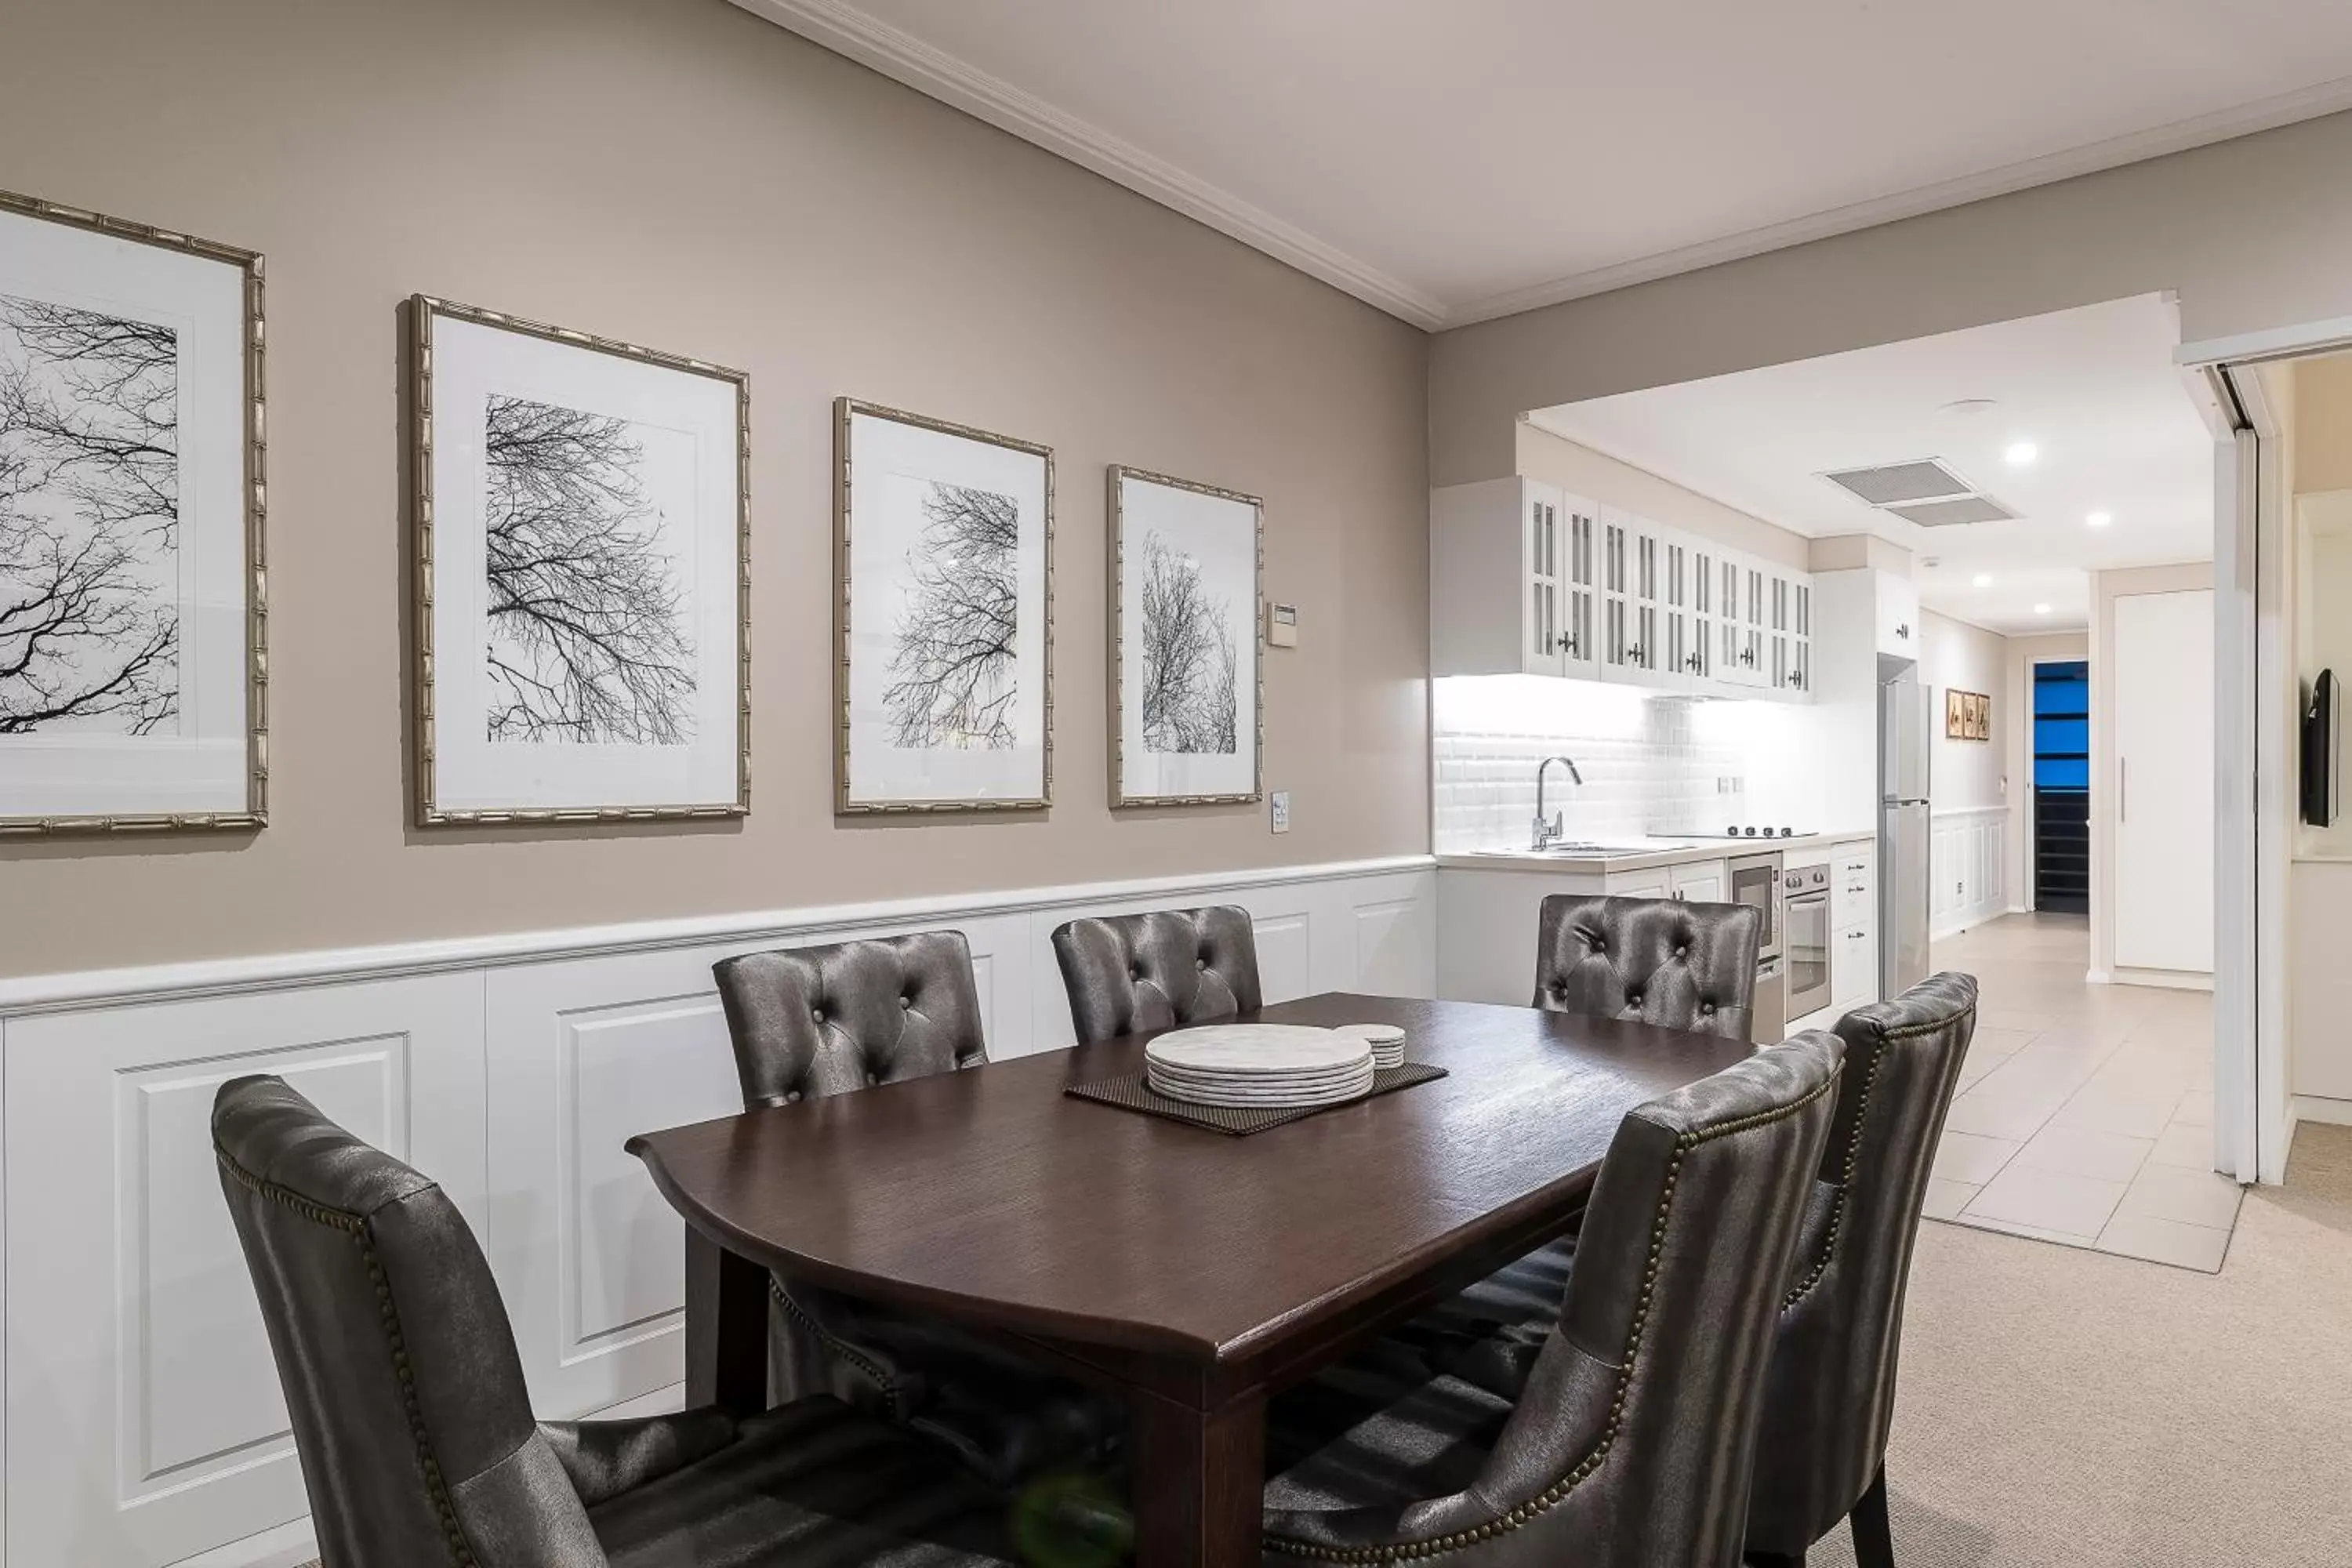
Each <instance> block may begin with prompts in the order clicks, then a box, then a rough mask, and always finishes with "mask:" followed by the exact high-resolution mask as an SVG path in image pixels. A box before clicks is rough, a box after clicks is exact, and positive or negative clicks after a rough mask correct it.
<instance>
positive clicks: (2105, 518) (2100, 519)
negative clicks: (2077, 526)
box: [2083, 511, 2116, 528]
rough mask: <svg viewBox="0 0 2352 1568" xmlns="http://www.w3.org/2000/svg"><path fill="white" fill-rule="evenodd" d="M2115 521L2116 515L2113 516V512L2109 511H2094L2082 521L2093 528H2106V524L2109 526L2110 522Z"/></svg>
mask: <svg viewBox="0 0 2352 1568" xmlns="http://www.w3.org/2000/svg"><path fill="white" fill-rule="evenodd" d="M2115 520H2116V514H2115V513H2114V512H2111V511H2095V512H2093V513H2092V514H2091V515H2090V516H2088V517H2086V518H2084V520H2083V521H2084V522H2087V523H2089V524H2090V525H2091V526H2092V527H2093V528H2105V527H2106V526H2107V524H2109V523H2111V522H2113V521H2115Z"/></svg>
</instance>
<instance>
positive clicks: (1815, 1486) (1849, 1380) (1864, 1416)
mask: <svg viewBox="0 0 2352 1568" xmlns="http://www.w3.org/2000/svg"><path fill="white" fill-rule="evenodd" d="M1976 1009H1977V983H1976V981H1975V980H1974V979H1973V978H1972V977H1971V976H1969V975H1966V974H1952V973H1944V974H1937V975H1932V976H1930V977H1929V978H1927V979H1926V980H1923V981H1921V982H1920V983H1919V984H1916V985H1914V986H1912V987H1911V988H1910V989H1909V990H1907V991H1906V992H1904V993H1903V994H1902V995H1900V996H1897V997H1896V998H1895V1000H1893V1001H1892V1002H1880V1003H1874V1004H1873V1005H1870V1006H1867V1007H1861V1008H1857V1009H1855V1010H1854V1011H1853V1012H1851V1013H1848V1014H1847V1015H1846V1016H1844V1017H1843V1018H1841V1019H1840V1020H1838V1034H1839V1035H1840V1036H1841V1037H1843V1039H1844V1041H1845V1062H1846V1067H1845V1079H1844V1082H1843V1084H1842V1085H1841V1086H1840V1088H1839V1091H1838V1106H1837V1118H1836V1120H1835V1121H1833V1122H1832V1124H1831V1129H1830V1142H1829V1147H1828V1148H1827V1149H1826V1150H1825V1151H1824V1152H1823V1153H1822V1168H1821V1173H1820V1176H1819V1178H1818V1179H1817V1180H1816V1181H1815V1183H1814V1184H1813V1196H1812V1201H1811V1204H1810V1205H1809V1206H1808V1209H1807V1212H1806V1216H1805V1219H1806V1223H1805V1234H1804V1236H1803V1237H1802V1238H1801V1241H1800V1242H1799V1244H1798V1248H1797V1263H1796V1273H1795V1278H1794V1279H1792V1280H1791V1282H1790V1288H1789V1290H1788V1293H1787V1297H1786V1300H1785V1301H1784V1302H1783V1304H1782V1306H1781V1309H1780V1332H1779V1338H1778V1341H1777V1342H1776V1344H1775V1346H1774V1348H1773V1352H1772V1370H1771V1372H1770V1373H1769V1375H1768V1377H1767V1379H1766V1382H1765V1385H1764V1388H1765V1394H1764V1426H1763V1440H1762V1441H1761V1442H1760V1443H1759V1446H1758V1447H1757V1452H1756V1487H1755V1490H1754V1492H1753V1494H1752V1498H1751V1500H1750V1502H1749V1503H1748V1561H1749V1562H1750V1563H1756V1564H1758V1565H1759V1568H1788V1565H1798V1564H1801V1563H1803V1562H1804V1560H1805V1552H1807V1550H1808V1549H1810V1548H1811V1545H1812V1544H1813V1542H1816V1541H1819V1540H1820V1539H1821V1538H1822V1536H1823V1535H1825V1534H1827V1533H1828V1532H1829V1531H1830V1529H1831V1528H1832V1526H1833V1525H1835V1524H1836V1523H1837V1521H1839V1520H1841V1519H1848V1518H1850V1519H1851V1520H1852V1521H1853V1552H1854V1559H1855V1562H1856V1563H1858V1564H1859V1565H1860V1568H1894V1563H1895V1543H1894V1540H1893V1538H1892V1535H1891V1533H1890V1531H1889V1530H1888V1525H1887V1518H1886V1436H1887V1429H1888V1427H1889V1426H1890V1425H1891V1424H1892V1422H1893V1419H1894V1415H1895V1364H1896V1362H1897V1360H1898V1359H1899V1351H1900V1349H1901V1343H1902V1337H1903V1289H1904V1284H1905V1281H1906V1279H1908V1277H1909V1275H1910V1272H1911V1247H1912V1243H1913V1241H1914V1240H1915V1239H1916V1237H1917V1236H1918V1234H1919V1209H1920V1205H1921V1204H1922V1203H1923V1202H1924V1201H1925V1199H1926V1197H1927V1173H1928V1170H1929V1168H1930V1167H1931V1166H1932V1165H1933V1164H1934V1163H1935V1158H1936V1143H1937V1140H1938V1139H1939V1138H1940V1137H1941V1136H1942V1135H1943V1131H1944V1113H1945V1111H1946V1110H1948V1109H1949V1108H1950V1105H1951V1102H1952V1091H1953V1088H1954V1086H1955V1085H1956V1084H1958V1081H1959V1076H1960V1064H1961V1061H1962V1059H1963V1058H1966V1057H1967V1055H1968V1049H1969V1038H1970V1037H1971V1036H1973V1035H1974V1034H1975V1032H1976Z"/></svg>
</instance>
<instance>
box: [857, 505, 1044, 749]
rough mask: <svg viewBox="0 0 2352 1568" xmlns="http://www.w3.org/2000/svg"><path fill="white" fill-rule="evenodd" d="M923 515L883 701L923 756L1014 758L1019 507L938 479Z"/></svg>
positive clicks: (900, 739)
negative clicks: (967, 753)
mask: <svg viewBox="0 0 2352 1568" xmlns="http://www.w3.org/2000/svg"><path fill="white" fill-rule="evenodd" d="M922 510H923V519H924V521H923V530H922V533H921V536H920V537H919V539H918V541H917V542H916V544H915V547H914V548H913V549H911V550H909V551H908V552H907V569H908V584H907V595H906V601H905V605H904V608H903V609H901V611H900V612H899V616H898V626H896V627H895V628H894V632H893V637H894V641H895V645H896V646H895V650H894V651H893V653H892V654H891V658H890V677H891V679H890V684H889V685H888V686H887V688H886V689H884V691H883V693H882V702H883V707H884V709H885V710H887V713H888V714H889V719H890V729H891V734H892V738H893V739H894V740H895V741H896V742H897V743H898V744H899V745H901V746H908V747H912V748H916V749H919V750H934V749H957V750H971V751H1006V750H1010V749H1011V748H1012V747H1013V744H1014V742H1015V741H1016V739H1017V737H1016V735H1015V733H1014V729H1013V704H1014V699H1015V698H1016V697H1017V695H1018V694H1019V681H1018V679H1017V671H1016V669H1015V666H1014V646H1013V644H1014V637H1015V634H1016V633H1017V632H1018V630H1019V626H1020V584H1019V581H1018V575H1019V574H1018V571H1017V563H1018V560H1019V554H1020V544H1021V508H1020V505H1019V503H1017V502H1016V501H1015V500H1013V498H1012V497H1011V496H1005V495H999V494H997V493H996V492H995V491H993V490H983V489H974V488H973V487H971V486H970V485H950V484H944V483H940V482H939V481H936V480H934V481H932V482H931V483H930V485H929V488H928V489H927V490H926V492H925V494H924V497H923V500H922Z"/></svg>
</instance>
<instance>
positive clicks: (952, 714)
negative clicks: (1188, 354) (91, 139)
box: [835, 398, 1054, 812]
mask: <svg viewBox="0 0 2352 1568" xmlns="http://www.w3.org/2000/svg"><path fill="white" fill-rule="evenodd" d="M835 440H836V452H835V456H836V458H837V465H836V467H837V476H838V477H837V485H836V496H835V502H836V505H835V510H836V513H837V517H838V521H839V528H838V531H837V532H836V535H835V561H836V564H837V566H838V569H839V572H840V577H841V583H840V596H839V599H838V600H837V602H836V607H835V614H836V616H837V617H838V630H839V634H840V661H839V666H838V669H837V674H836V680H837V689H836V692H835V695H836V697H837V699H838V700H839V704H840V710H841V737H840V739H841V745H840V752H839V759H838V760H839V771H838V773H837V774H836V789H835V806H836V808H837V809H839V810H841V811H844V812H868V811H989V810H1036V809H1042V808H1043V807H1044V806H1045V805H1048V804H1049V803H1050V801H1051V800H1052V797H1053V773H1054V769H1053V716H1054V688H1053V673H1052V669H1053V647H1054V588H1053V583H1054V454H1053V451H1052V449H1051V448H1050V447H1041V446H1038V445H1037V444H1036V443H1034V442H1031V441H1017V440H1014V439H1013V438H1012V437H1008V436H994V435H991V434H989V433H988V432H987V431H984V430H974V429H971V428H969V427H967V426H961V425H951V424H949V423H947V422H945V421H943V420H938V419H926V418H924V417H922V416H919V415H915V414H908V413H904V412H901V411H900V410H898V409H894V408H879V407H876V406H874V405H871V404H865V403H857V402H854V401H852V400H851V399H848V398H843V399H842V400H841V401H840V402H839V403H838V404H836V405H835Z"/></svg>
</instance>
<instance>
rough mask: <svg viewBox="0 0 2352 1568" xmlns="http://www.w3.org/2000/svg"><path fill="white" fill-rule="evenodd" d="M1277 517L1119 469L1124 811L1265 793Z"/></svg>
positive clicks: (1113, 483)
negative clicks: (1267, 645) (1266, 619)
mask: <svg viewBox="0 0 2352 1568" xmlns="http://www.w3.org/2000/svg"><path fill="white" fill-rule="evenodd" d="M1264 512H1265V509H1264V507H1263V506H1262V505H1261V503H1260V502H1259V501H1258V500H1257V498H1256V497H1255V496H1245V495H1242V494H1239V493H1237V492H1235V491H1233V490H1223V489H1216V488H1214V487H1213V486H1210V485H1199V484H1194V483H1192V482H1191V481H1190V480H1187V479H1171V478H1169V477H1168V476H1167V475H1165V474H1152V473H1146V472H1143V471H1142V470H1140V469H1138V468H1112V469H1111V470H1110V518H1111V523H1110V526H1111V549H1110V560H1111V574H1112V582H1111V595H1110V600H1111V650H1112V652H1111V660H1112V665H1113V668H1112V670H1111V682H1110V688H1111V703H1112V711H1111V734H1112V737H1113V743H1112V752H1113V754H1112V757H1111V804H1112V805H1213V804H1222V803H1225V802H1242V801H1254V800H1256V799H1258V798H1260V796H1261V795H1262V794H1263V785H1262V783H1261V773H1260V770H1259V766H1258V751H1259V743H1260V741H1261V740H1262V738H1263V725H1264V717H1263V712H1264V689H1263V685H1262V682H1261V680H1260V679H1259V664H1258V639H1257V614H1258V596H1259V574H1260V571H1261V568H1262V565H1263V562H1264V540H1263V532H1264Z"/></svg>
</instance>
